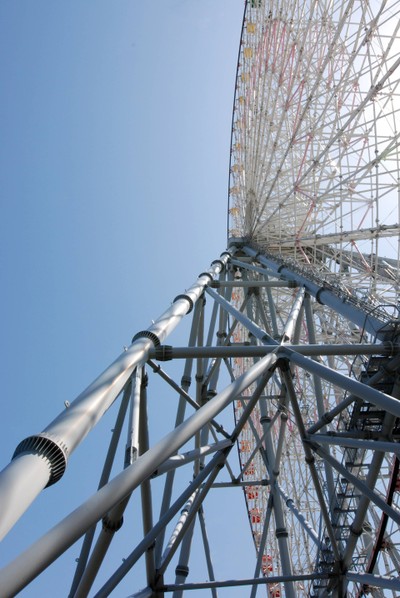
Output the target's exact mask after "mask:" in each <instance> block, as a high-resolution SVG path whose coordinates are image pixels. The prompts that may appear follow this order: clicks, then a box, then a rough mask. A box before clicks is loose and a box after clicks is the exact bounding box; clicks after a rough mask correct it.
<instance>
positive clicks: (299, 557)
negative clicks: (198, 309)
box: [229, 1, 400, 596]
mask: <svg viewBox="0 0 400 598" xmlns="http://www.w3.org/2000/svg"><path fill="white" fill-rule="evenodd" d="M399 8H400V7H399V4H398V3H397V2H362V3H361V2H305V3H303V2H261V1H260V2H258V1H252V2H249V3H247V10H246V14H245V19H244V23H243V32H242V40H241V48H240V56H239V67H238V75H237V84H236V96H235V108H234V117H233V135H232V158H231V185H230V205H229V227H230V235H231V236H233V237H236V236H238V237H240V238H241V239H240V240H241V241H242V240H243V239H244V240H245V243H248V244H250V245H253V247H254V248H255V250H254V251H253V252H251V251H250V252H249V250H248V249H247V250H246V251H245V254H244V255H245V257H246V258H248V257H249V255H252V257H253V258H254V259H255V261H257V259H259V261H260V262H261V263H260V264H259V265H262V266H263V267H266V268H270V269H272V270H273V274H272V276H276V274H277V273H279V272H280V273H282V274H283V273H286V274H288V273H290V274H291V276H289V277H288V279H289V281H290V280H291V281H292V282H294V281H295V280H297V281H298V282H299V283H300V281H301V280H302V279H303V280H304V278H303V277H305V278H307V279H308V280H311V281H313V282H314V283H316V284H318V285H319V287H320V289H322V290H320V291H317V292H316V293H315V300H314V302H313V303H311V302H310V299H309V298H306V299H304V287H303V288H302V286H301V284H300V285H299V288H300V290H298V291H297V292H295V291H293V290H288V289H286V290H285V289H282V288H278V289H270V290H269V291H268V293H266V294H265V296H264V298H263V300H262V301H263V306H264V307H265V310H266V313H267V317H265V315H264V326H265V329H266V330H267V332H268V334H269V335H270V339H277V340H278V342H280V343H281V344H285V343H290V342H292V343H295V344H296V343H325V344H327V345H331V346H332V345H333V346H335V345H336V346H337V349H336V354H335V349H333V352H332V353H331V354H330V355H326V356H322V355H321V354H320V355H318V357H314V359H316V360H317V361H319V362H320V363H321V364H326V365H328V366H329V368H331V369H333V370H335V371H337V372H342V373H343V374H344V375H346V376H349V377H353V378H354V379H358V380H360V379H362V380H363V381H365V382H368V383H369V381H370V380H371V379H372V377H373V375H374V374H376V373H377V372H378V371H379V370H380V368H382V367H383V362H384V360H383V359H382V357H377V356H375V357H371V358H369V357H368V356H367V355H365V354H364V355H362V351H361V352H360V353H359V354H358V355H355V354H353V355H351V354H347V355H345V354H340V351H339V347H340V345H341V344H347V345H348V346H349V345H350V344H355V343H365V344H366V345H368V344H370V343H371V342H376V339H377V338H378V337H379V336H380V337H381V339H385V338H386V339H391V340H393V339H394V338H395V336H396V330H397V329H396V326H397V324H395V322H396V321H398V317H399V313H398V301H399V297H398V293H399V274H398V272H399V225H398V223H399V221H400V219H399V178H398V175H399V122H400V121H399V112H398V106H399V105H400V104H399V70H398V66H399V64H400V54H399V50H400V44H399V38H398V31H399V27H400V20H399V17H398V14H399ZM259 256H262V257H261V258H260V257H259ZM241 272H246V277H249V276H250V278H252V277H253V276H254V274H249V271H248V270H247V271H246V268H245V267H244V270H239V268H238V276H241ZM270 276H271V273H270ZM283 278H285V276H283ZM323 289H327V290H330V291H332V292H333V293H334V294H335V295H336V296H337V297H340V298H341V300H342V301H343V304H346V303H348V304H350V303H351V304H352V305H354V307H356V308H357V309H360V314H364V315H363V316H361V318H359V319H358V321H356V318H352V320H350V321H349V319H348V318H347V317H343V315H346V314H345V310H343V309H342V310H341V309H339V310H338V309H337V307H336V306H335V307H333V309H329V308H328V307H327V305H323V304H324V301H323V300H321V297H320V295H321V293H323V292H324V291H323ZM296 293H297V294H296ZM236 301H237V305H238V307H239V306H240V305H244V304H245V303H247V309H248V310H249V313H251V314H252V318H253V319H256V320H258V321H259V322H260V323H261V320H260V318H261V315H260V314H261V313H262V312H260V308H259V305H258V306H257V303H256V302H255V301H254V299H253V304H251V300H250V301H249V299H248V297H247V298H246V297H245V295H244V294H243V292H242V291H240V290H239V289H238V290H237V291H236ZM257 301H259V298H257ZM331 305H332V306H333V304H331ZM301 309H303V310H305V314H306V316H305V318H300V320H301V321H300V320H299V319H298V316H296V318H297V319H296V320H295V321H296V322H297V327H294V326H292V327H291V328H289V330H290V332H288V330H287V328H286V327H287V326H288V323H290V322H291V323H292V324H293V313H297V314H298V313H299V310H301ZM257 310H258V311H257ZM372 315H374V316H376V317H377V319H381V325H379V324H377V325H376V326H375V327H374V326H371V327H369V323H368V318H369V317H370V316H372ZM363 318H364V321H362V320H363ZM265 320H267V321H265ZM388 322H391V323H392V325H393V326H394V328H393V329H392V330H390V331H389V329H388V327H387V323H388ZM266 324H268V325H269V329H267V328H266ZM247 336H248V329H246V327H245V326H242V327H240V329H239V330H238V332H237V339H238V340H239V339H241V340H242V341H245V340H248V339H247ZM270 342H272V341H270ZM236 367H237V368H239V369H240V368H242V367H243V364H242V363H241V362H240V360H237V363H236ZM394 369H395V368H394ZM395 377H396V376H393V374H392V373H389V374H387V376H386V378H385V379H384V381H382V378H384V377H382V376H381V381H380V382H379V383H378V386H379V387H380V389H383V390H385V392H389V394H392V392H393V384H394V379H395ZM372 384H373V383H372ZM378 386H377V387H378ZM268 394H269V397H270V398H271V397H275V400H270V402H269V403H268V402H266V404H264V405H263V404H262V403H260V407H259V410H256V412H255V413H254V414H253V418H252V422H251V423H250V426H249V427H248V429H247V430H245V431H244V432H243V436H242V445H241V460H242V463H246V460H247V459H248V458H249V457H250V456H253V460H252V461H251V463H252V468H251V469H247V474H246V479H249V480H253V479H254V477H257V476H258V475H259V473H258V472H259V471H260V470H262V469H263V467H265V463H263V458H262V456H260V455H259V456H258V457H257V458H254V448H255V446H256V445H257V439H258V442H259V439H260V438H261V437H262V436H263V434H264V436H266V441H267V444H266V451H267V454H269V459H268V466H267V469H268V474H269V475H270V477H272V478H273V479H275V480H276V489H275V493H273V499H274V501H275V502H274V504H275V519H274V518H273V517H272V519H274V521H273V522H272V524H271V525H270V528H271V529H270V531H269V532H265V531H264V530H265V526H264V524H263V522H264V520H265V513H267V514H269V513H270V512H271V509H272V508H271V496H270V493H268V492H265V491H262V489H261V488H257V489H256V490H254V487H252V488H251V490H250V491H249V492H248V493H247V502H248V506H249V510H250V512H251V513H253V517H252V519H251V522H252V527H253V533H254V537H255V543H256V545H257V547H258V549H259V560H260V559H261V560H260V562H261V563H262V567H263V569H264V572H265V575H267V576H268V575H274V572H275V573H276V571H280V572H281V571H283V570H284V569H285V568H286V571H288V570H290V567H292V569H294V570H296V571H298V572H299V573H305V572H306V571H307V568H308V567H309V564H310V563H313V562H314V563H316V562H317V563H319V565H318V566H317V567H316V570H318V569H319V570H321V571H322V570H324V569H325V570H328V569H330V568H331V563H332V562H333V561H334V560H335V558H336V559H337V557H338V555H340V557H341V559H343V561H342V562H344V566H345V568H348V567H349V566H350V564H351V566H353V567H354V568H355V569H357V570H359V571H363V572H364V573H365V572H366V571H368V573H372V572H373V571H374V572H379V574H380V575H382V576H389V577H390V576H391V575H396V576H397V575H398V570H399V560H398V556H399V552H398V549H399V541H400V536H399V534H398V523H396V522H394V521H392V522H390V516H389V515H388V514H387V513H386V514H385V513H384V512H382V511H381V506H378V505H377V503H376V502H375V503H373V502H370V503H369V504H367V503H368V501H367V500H365V501H364V503H363V498H362V490H361V488H362V487H361V486H360V485H359V484H358V481H359V480H362V481H363V482H366V483H367V484H368V487H369V488H370V489H374V491H375V492H376V493H377V494H378V495H379V497H380V498H381V499H382V500H383V501H386V504H390V505H391V507H392V508H393V511H392V515H393V512H394V510H395V509H396V513H397V512H398V507H399V502H400V501H399V495H398V492H399V488H400V484H399V480H398V473H397V472H398V458H397V456H396V451H395V453H393V452H392V451H391V450H389V452H388V453H384V452H381V453H380V454H378V453H377V452H375V453H373V452H370V451H369V450H368V449H369V446H368V443H365V442H363V441H361V442H360V439H367V438H375V439H377V438H378V437H379V434H378V431H379V432H380V433H381V434H382V433H383V429H385V430H386V433H387V434H388V438H390V439H391V440H393V435H392V433H393V431H394V430H396V426H397V419H396V418H394V417H393V418H392V417H391V416H390V415H389V414H387V413H385V411H384V410H383V409H380V410H379V409H377V408H376V407H374V408H372V407H371V405H370V404H369V403H368V402H367V401H366V402H365V403H361V402H359V404H358V405H357V406H356V404H353V403H350V405H351V407H350V409H348V410H347V411H346V410H344V408H343V396H346V393H345V394H344V395H343V390H342V391H338V389H337V387H335V385H334V384H332V383H331V382H329V381H328V380H327V379H325V380H321V378H319V377H318V375H315V374H313V373H311V371H310V370H306V369H302V368H301V367H295V366H293V365H292V366H291V368H290V369H288V370H287V372H286V373H285V374H284V375H283V377H282V376H281V378H280V379H278V378H277V379H275V380H274V381H273V382H272V384H271V383H270V390H269V392H268ZM288 395H291V396H292V399H293V400H292V401H290V400H289V399H288ZM296 397H297V399H296ZM267 404H268V407H267ZM340 404H341V405H342V407H341V408H338V405H340ZM242 410H243V406H242V404H241V403H240V402H239V403H238V404H237V412H238V414H239V415H240V414H241V413H242ZM279 411H281V413H280V415H279V416H278V413H279ZM339 411H340V412H341V414H340V417H339V418H334V416H333V413H335V415H337V413H339ZM326 413H331V414H332V418H331V417H326V416H325V414H326ZM324 418H325V420H324ZM316 420H319V423H317V424H315V421H316ZM259 421H264V422H266V423H264V431H263V429H262V426H261V428H260V424H259V423H257V422H259ZM256 427H257V428H258V429H257V430H256V429H255V428H256ZM307 428H309V430H313V431H314V432H315V431H316V430H320V431H321V432H323V433H322V434H321V436H320V438H319V440H321V441H322V442H323V443H326V444H321V447H320V450H318V449H316V448H315V447H314V448H315V452H314V454H313V455H312V452H311V451H310V450H309V447H307V444H305V443H304V439H305V437H306V436H307V432H306V429H307ZM374 434H375V436H374ZM327 435H331V436H332V437H333V436H337V437H339V436H341V435H342V436H344V435H348V436H353V442H350V441H348V442H347V444H346V442H344V441H343V438H342V440H341V441H340V440H338V438H336V440H335V441H333V439H332V442H330V440H327V438H328V436H327ZM302 436H303V438H302ZM356 437H358V438H359V440H358V441H357V440H355V438H356ZM354 441H355V442H354ZM310 444H312V443H311V441H310ZM302 445H303V447H302ZM322 447H323V448H322ZM315 457H316V458H315ZM314 458H315V461H314V460H313V459H314ZM310 459H311V460H312V464H311V463H310ZM264 461H265V457H264ZM307 463H308V465H309V466H308V465H307ZM332 463H336V465H334V466H333V467H332ZM339 463H340V464H341V465H340V467H339V466H338V464H339ZM335 467H336V469H335ZM346 471H347V472H348V474H347V476H346ZM338 472H340V473H338ZM357 484H358V485H357ZM323 495H325V499H323V500H324V501H325V504H324V505H323V507H322V508H325V507H327V511H328V512H329V513H330V514H329V516H328V513H327V514H326V515H325V517H326V520H327V521H328V519H329V522H328V524H327V525H326V524H323V523H322V522H321V497H322V496H323ZM279 503H281V504H279ZM282 504H283V505H285V508H286V510H287V513H286V519H285V517H284V516H283V509H282ZM288 505H290V508H289V509H287V506H288ZM295 505H297V506H298V507H299V506H300V505H302V509H300V510H303V514H305V515H306V519H307V522H308V524H309V526H310V527H309V528H307V527H305V526H304V525H299V515H300V512H299V511H297V512H296V509H295V508H292V507H295ZM321 525H322V527H324V532H323V537H322V536H321V531H320V530H321ZM282 530H283V531H282ZM376 530H379V532H376ZM281 532H282V533H281ZM315 532H317V535H318V534H319V535H318V537H319V544H318V542H316V541H315V538H316V536H314V537H313V534H314V533H315ZM285 534H286V536H285ZM377 534H378V535H377ZM357 536H359V537H358V538H357ZM282 537H283V539H282ZM280 538H281V539H280ZM357 539H358V541H357ZM334 551H336V552H337V555H336V557H333V552H334ZM285 553H286V554H287V562H286V563H285V562H284V559H283V558H282V555H283V554H285ZM289 555H290V558H289ZM289 561H291V563H289ZM375 583H376V582H375ZM382 587H385V588H386V590H385V591H386V592H388V593H387V594H385V595H389V594H390V595H397V594H396V591H395V590H392V591H393V594H391V593H390V591H389V590H388V588H389V587H390V583H389V584H388V585H387V586H384V585H383V586H382ZM274 591H277V592H278V594H277V595H283V594H282V589H281V587H280V586H279V587H278V588H277V590H274V589H273V586H271V590H270V594H271V595H272V596H273V595H275V594H274ZM283 591H286V593H287V595H293V594H292V593H291V592H293V588H292V589H289V588H288V587H286V590H283ZM329 591H332V590H329V584H328V583H327V582H323V583H321V582H320V581H316V582H315V583H314V584H310V585H309V586H308V587H307V585H304V584H300V585H299V584H298V585H297V586H296V589H295V595H303V593H304V595H309V594H310V595H324V594H323V592H329ZM336 591H338V590H336ZM313 592H314V594H313ZM347 592H348V594H347V595H352V596H361V595H364V593H365V594H367V593H371V594H373V595H377V596H381V595H383V593H382V589H379V587H378V586H376V587H375V586H374V582H371V584H368V583H367V582H366V583H364V584H363V583H359V584H357V583H350V584H349V585H348V586H347ZM338 595H339V594H338Z"/></svg>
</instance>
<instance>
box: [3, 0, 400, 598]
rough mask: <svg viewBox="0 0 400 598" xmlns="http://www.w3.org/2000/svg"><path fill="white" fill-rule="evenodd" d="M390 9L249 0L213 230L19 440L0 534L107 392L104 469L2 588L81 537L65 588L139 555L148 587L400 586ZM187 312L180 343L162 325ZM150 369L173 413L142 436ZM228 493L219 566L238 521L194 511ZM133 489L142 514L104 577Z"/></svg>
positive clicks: (99, 580) (120, 573) (314, 592)
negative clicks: (110, 418)
mask: <svg viewBox="0 0 400 598" xmlns="http://www.w3.org/2000/svg"><path fill="white" fill-rule="evenodd" d="M399 14H400V2H399V1H398V0H388V1H382V2H375V1H366V0H365V1H363V2H360V1H356V0H347V1H340V2H339V1H335V0H332V1H330V0H306V1H305V2H303V1H302V2H300V1H297V0H290V1H289V0H280V1H278V0H270V1H267V0H249V1H248V2H246V7H245V15H244V20H243V29H242V36H241V45H240V52H239V60H238V69H237V81H236V93H235V101H234V111H233V121H232V145H231V148H232V152H231V166H230V199H229V218H228V230H229V234H228V246H227V250H226V251H224V252H223V253H222V255H221V256H220V258H219V259H216V260H215V261H214V262H213V263H212V264H211V266H210V267H209V268H208V269H207V270H205V271H204V272H202V273H200V275H199V276H198V278H197V279H196V281H195V282H194V283H193V284H192V286H190V287H189V288H188V289H186V290H185V291H184V292H183V293H182V294H177V296H176V298H175V300H174V301H173V303H172V305H171V306H170V307H169V308H168V309H167V310H166V311H165V312H164V313H163V314H162V315H161V316H160V317H159V318H158V319H157V320H156V321H155V322H154V323H153V324H152V326H150V327H149V328H148V329H146V330H142V331H139V332H138V333H137V334H136V335H135V336H134V337H133V339H132V344H131V345H130V346H129V347H128V348H127V350H126V351H124V352H123V353H122V355H120V356H119V357H118V358H117V359H116V360H115V362H114V363H113V364H112V365H111V366H110V367H109V368H108V369H106V370H105V372H103V374H101V375H100V376H99V377H98V378H97V379H96V380H95V381H94V382H93V383H92V384H91V385H90V386H89V387H88V388H87V389H86V390H85V391H84V392H83V393H82V394H81V395H80V396H79V397H78V398H77V399H76V400H75V401H74V402H73V403H71V405H70V406H69V408H68V409H66V410H65V411H63V412H62V413H61V414H60V416H59V417H57V418H56V419H55V420H54V421H53V422H52V423H50V424H49V425H48V426H47V428H45V430H44V431H43V432H42V433H41V434H38V435H35V436H31V437H29V438H27V439H25V440H23V441H22V442H21V443H20V445H19V446H18V447H17V449H16V451H15V454H14V457H13V460H12V461H11V463H10V465H9V466H8V467H7V468H6V469H5V470H4V471H3V472H2V473H1V475H0V496H1V506H2V508H1V514H0V521H1V533H2V535H4V534H5V533H7V531H8V530H9V529H10V528H11V527H12V526H13V524H14V523H15V521H16V520H17V519H18V518H19V517H20V515H21V514H22V513H23V512H24V511H25V509H26V508H27V507H28V506H29V504H30V503H31V502H32V501H33V499H34V498H35V497H36V495H37V494H39V492H40V491H41V490H42V489H43V488H44V487H46V486H49V485H51V484H53V483H55V482H58V480H59V479H60V478H61V477H62V475H63V473H64V470H65V468H66V465H67V460H68V459H69V456H70V454H71V453H72V452H73V451H74V450H75V448H77V447H78V445H79V444H80V442H81V441H82V440H83V439H84V437H85V436H86V435H87V434H88V433H89V432H90V430H91V429H92V428H93V426H94V425H95V424H96V423H97V422H98V421H99V420H100V418H101V417H102V416H103V414H104V413H105V412H106V410H107V409H108V408H109V407H110V405H111V404H113V403H114V402H116V401H117V402H118V404H119V411H118V416H117V419H116V422H115V427H114V431H113V435H112V440H111V443H110V447H109V450H108V453H107V457H106V460H105V464H104V469H103V474H102V476H101V480H100V482H99V488H100V489H99V490H98V491H97V492H95V493H94V494H93V496H92V497H91V498H90V499H88V500H87V501H86V502H85V503H84V504H82V505H81V506H80V507H79V508H78V509H76V510H75V511H73V512H72V513H71V514H70V515H69V516H67V517H66V518H65V519H64V520H62V521H61V522H60V523H59V524H58V525H57V526H56V527H55V528H53V529H52V530H51V531H50V532H48V533H46V534H45V535H44V536H43V537H42V538H41V539H40V540H39V541H38V542H36V543H35V544H34V545H33V546H32V547H31V548H29V549H28V550H27V551H26V552H25V553H24V554H22V555H21V557H19V558H17V559H16V560H14V561H13V562H11V563H10V564H9V565H8V566H6V567H5V568H4V569H3V570H2V571H1V573H0V587H1V588H2V596H12V595H14V594H15V593H16V592H17V591H19V590H20V589H21V588H23V587H25V586H26V585H27V584H28V583H29V582H30V581H31V580H32V579H33V578H34V577H35V576H36V575H38V574H39V573H40V572H41V571H42V570H43V569H44V568H46V567H47V566H50V565H51V563H52V562H53V561H54V560H55V559H56V558H57V557H58V556H59V555H60V554H62V553H63V551H65V550H66V549H67V548H68V547H69V546H71V545H72V544H73V543H74V542H76V541H77V540H79V539H80V538H83V542H82V548H81V553H80V557H79V560H78V564H77V569H76V574H75V577H74V579H73V580H72V585H71V590H70V596H74V597H82V596H87V595H88V594H89V593H90V595H95V596H97V597H100V596H108V595H110V594H111V593H112V592H113V590H114V588H117V587H118V583H119V582H120V580H121V579H123V578H124V577H125V576H126V575H130V573H131V571H132V569H133V568H134V567H138V566H140V563H141V562H142V563H143V583H142V586H141V587H143V588H144V589H143V590H140V588H138V591H137V592H136V593H134V594H132V596H136V597H143V598H144V597H151V596H154V597H155V596H158V597H161V596H164V595H166V594H168V593H171V592H172V593H173V595H174V596H175V597H178V596H181V595H183V594H185V595H189V590H191V591H193V592H194V593H195V594H196V590H198V593H200V595H212V596H217V592H218V593H219V595H223V594H224V592H225V591H226V592H229V591H231V589H232V587H234V586H239V587H241V588H242V590H241V592H242V595H246V596H248V595H250V596H251V597H254V596H255V595H256V593H257V592H259V595H261V594H262V595H265V594H266V595H267V596H270V597H275V598H277V597H279V596H281V597H282V596H288V597H295V596H321V597H322V596H330V595H331V596H354V597H361V596H364V595H372V596H378V597H381V596H393V597H395V596H399V595H400V577H399V574H400V532H399V523H400V475H399V455H400V449H399V444H398V440H399V437H400V424H399V418H400V403H399V398H400V379H399V365H400V353H399V343H398V334H399V324H400V319H399V313H398V306H399V296H398V295H399V274H398V272H399V244H398V238H399V224H398V223H399V174H400V152H399V135H400V132H399V127H398V124H399V111H400V98H399V91H400V87H399V81H400V79H399V72H400V69H399V68H398V67H399V65H400V42H399V41H398V35H399V27H400V20H399ZM188 314H190V315H188ZM184 318H186V319H187V318H191V325H190V333H189V338H188V341H187V344H186V345H185V346H181V347H178V346H171V345H168V344H166V343H167V342H168V335H169V333H170V332H171V331H172V330H173V329H174V328H176V327H177V326H178V324H179V323H180V322H181V320H182V319H184ZM164 362H165V363H164ZM177 363H178V364H179V365H180V366H181V367H180V374H179V376H177V374H176V371H178V368H177V367H176V364H177ZM171 365H173V366H174V369H173V370H171V369H170V366H171ZM171 371H172V373H171ZM154 378H160V379H162V381H163V383H164V384H165V385H166V387H168V388H172V389H173V392H174V393H175V396H176V415H175V416H174V420H175V421H174V424H173V425H172V426H171V429H170V430H169V428H166V430H165V432H166V435H165V437H164V438H163V439H161V440H160V441H159V442H157V443H155V444H154V445H151V443H150V441H151V438H152V435H151V430H152V420H151V417H150V409H149V410H148V405H150V404H151V396H152V395H151V393H152V381H153V379H154ZM158 417H159V414H158ZM166 420H167V418H166ZM122 436H123V437H124V438H127V440H126V441H125V440H121V438H122ZM119 444H122V446H123V447H124V448H123V451H124V455H125V456H124V463H123V470H122V472H121V473H119V474H118V475H115V476H114V475H113V476H111V470H112V467H113V463H114V459H115V456H116V455H118V445H119ZM155 488H157V491H158V492H159V493H160V495H161V496H162V500H161V501H160V505H159V506H158V505H157V508H156V506H155V503H154V501H153V498H152V497H154V489H155ZM222 492H223V496H224V497H229V495H230V494H229V493H236V494H237V493H241V494H243V496H244V499H245V501H244V502H243V504H242V505H241V510H240V512H239V513H238V517H239V518H241V519H243V518H246V517H248V520H249V534H251V535H252V538H253V543H254V548H255V550H254V566H253V569H252V571H251V572H250V573H249V575H248V577H247V578H245V579H239V578H237V575H236V572H235V570H232V573H231V577H230V579H228V580H223V579H221V577H220V575H219V569H218V565H219V560H220V556H221V552H223V557H224V558H225V559H228V558H229V554H230V551H235V550H236V551H237V550H239V551H240V547H241V543H242V539H241V537H240V535H239V536H238V537H236V538H235V529H234V528H235V523H234V520H231V524H230V528H232V529H230V532H232V538H234V539H232V540H231V539H228V536H227V535H225V532H224V531H220V530H221V527H220V526H219V524H222V522H220V521H218V519H215V518H213V519H212V525H211V526H209V527H208V528H206V522H207V521H208V519H207V515H208V513H209V511H208V505H209V504H210V503H211V504H212V501H213V497H215V495H216V494H218V493H222ZM135 497H138V498H137V499H136V502H135V508H136V509H139V510H138V511H137V514H136V517H137V518H140V519H141V520H142V523H143V533H142V535H141V538H140V539H139V540H138V541H137V542H136V541H135V542H133V543H132V548H131V553H130V555H129V556H128V557H127V558H125V560H124V562H123V563H122V565H121V566H119V567H118V568H117V569H116V570H115V572H114V573H113V574H112V575H111V576H109V575H108V576H104V574H103V570H102V564H103V561H104V560H105V559H106V558H107V556H108V553H109V551H111V550H114V549H117V546H118V534H119V533H120V532H119V530H120V528H121V526H122V523H123V515H124V513H125V512H128V511H129V509H130V508H131V503H132V501H135ZM224 500H229V498H228V499H226V498H224ZM136 503H138V504H136ZM223 510H224V506H223V505H222V513H223ZM221 519H223V517H222V516H221ZM207 530H208V531H207ZM239 531H240V532H241V530H239ZM114 536H115V539H114ZM215 540H217V541H218V542H217V548H216V550H215V549H214V547H213V542H214V541H215ZM199 547H201V551H202V552H203V558H204V575H203V577H202V578H200V577H198V576H196V575H197V571H198V569H197V563H195V566H194V567H193V564H192V561H193V558H192V559H191V557H192V555H193V552H195V551H196V555H197V551H198V549H199ZM195 558H196V559H197V556H196V557H195ZM193 571H194V572H195V574H193ZM92 587H93V590H92ZM225 588H227V590H225ZM224 595H229V593H228V594H224Z"/></svg>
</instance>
